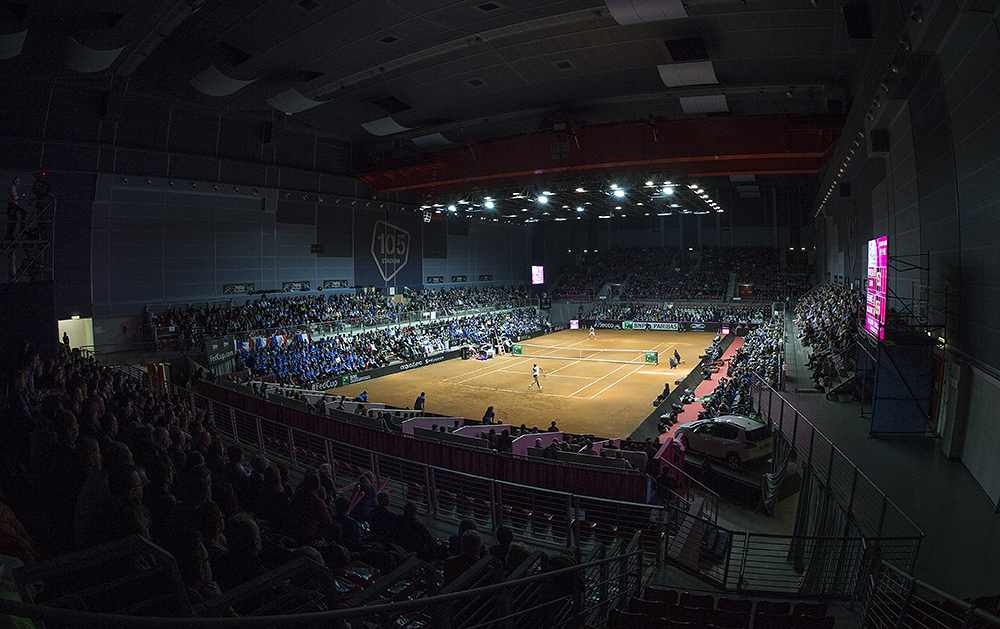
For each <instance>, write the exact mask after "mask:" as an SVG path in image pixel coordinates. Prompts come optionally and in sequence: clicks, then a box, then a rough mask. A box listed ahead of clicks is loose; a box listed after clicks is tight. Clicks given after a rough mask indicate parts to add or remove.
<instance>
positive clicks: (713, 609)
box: [608, 586, 835, 629]
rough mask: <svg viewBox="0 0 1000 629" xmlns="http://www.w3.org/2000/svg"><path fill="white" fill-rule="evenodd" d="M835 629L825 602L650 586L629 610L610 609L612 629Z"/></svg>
mask: <svg viewBox="0 0 1000 629" xmlns="http://www.w3.org/2000/svg"><path fill="white" fill-rule="evenodd" d="M751 618H753V624H752V627H753V629H833V625H834V620H835V619H834V617H833V616H829V615H827V604H826V603H810V602H800V603H796V604H795V606H794V607H792V604H791V603H789V602H788V601H780V602H775V601H765V600H757V601H756V602H755V601H754V600H752V599H730V598H720V599H719V600H718V602H716V600H715V597H714V596H713V595H711V594H694V593H691V592H678V591H677V590H673V589H668V588H660V587H656V586H649V587H647V588H646V590H645V592H644V593H643V596H642V597H641V598H639V597H633V598H632V599H631V600H630V601H629V606H628V611H624V610H617V609H616V610H611V613H610V614H609V617H608V620H609V625H610V627H611V629H709V628H712V629H751V622H750V621H751Z"/></svg>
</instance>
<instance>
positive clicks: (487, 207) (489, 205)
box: [486, 201, 493, 210]
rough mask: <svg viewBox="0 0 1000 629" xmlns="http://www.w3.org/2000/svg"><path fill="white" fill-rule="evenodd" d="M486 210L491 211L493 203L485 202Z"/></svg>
mask: <svg viewBox="0 0 1000 629" xmlns="http://www.w3.org/2000/svg"><path fill="white" fill-rule="evenodd" d="M486 209H488V210H492V209H493V201H487V202H486Z"/></svg>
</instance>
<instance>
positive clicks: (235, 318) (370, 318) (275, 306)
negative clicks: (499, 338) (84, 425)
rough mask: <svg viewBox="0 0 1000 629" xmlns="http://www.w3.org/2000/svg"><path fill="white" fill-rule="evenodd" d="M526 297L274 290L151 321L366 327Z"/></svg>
mask: <svg viewBox="0 0 1000 629" xmlns="http://www.w3.org/2000/svg"><path fill="white" fill-rule="evenodd" d="M527 297H528V289H527V288H526V287H525V286H523V285H512V286H506V285H491V286H482V287H479V286H457V287H453V288H441V289H430V288H425V289H423V290H420V291H415V292H412V293H409V294H407V296H405V297H403V296H393V295H386V294H384V293H382V292H374V293H366V294H353V293H352V294H328V295H299V296H285V295H282V294H281V293H276V294H273V295H271V296H268V295H266V294H264V295H261V296H260V297H259V298H257V299H250V300H248V301H247V302H246V303H245V304H242V305H230V306H222V305H215V306H201V307H199V308H195V307H194V306H190V305H189V306H188V307H187V308H168V309H167V310H166V311H165V312H163V313H162V314H160V315H157V316H156V318H157V319H158V323H157V325H160V326H161V327H165V326H174V327H175V328H177V329H179V330H180V331H181V332H182V333H183V334H184V336H185V338H187V339H194V338H196V335H200V336H207V337H219V336H225V335H226V334H233V333H237V332H250V331H254V330H276V329H286V330H289V329H294V328H300V327H304V326H315V325H320V324H324V325H327V326H330V327H332V328H335V329H342V328H344V327H346V326H349V325H358V324H360V325H364V326H366V327H372V326H378V325H385V324H391V323H396V322H398V321H399V318H400V315H401V314H403V313H407V312H425V311H435V312H437V313H438V315H439V316H441V315H443V316H447V315H452V314H455V313H456V312H460V311H462V310H472V309H478V308H511V307H514V306H516V305H517V304H518V303H519V302H520V300H523V299H525V298H527ZM150 316H151V317H152V316H153V315H152V314H151V313H150ZM150 324H151V325H152V322H150Z"/></svg>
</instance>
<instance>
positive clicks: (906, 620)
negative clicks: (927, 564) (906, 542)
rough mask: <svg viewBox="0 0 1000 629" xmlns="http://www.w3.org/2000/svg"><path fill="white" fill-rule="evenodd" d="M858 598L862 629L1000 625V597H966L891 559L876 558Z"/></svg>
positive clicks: (951, 627) (921, 628)
mask: <svg viewBox="0 0 1000 629" xmlns="http://www.w3.org/2000/svg"><path fill="white" fill-rule="evenodd" d="M859 598H860V600H861V604H862V613H861V623H860V624H861V629H966V628H969V627H982V628H1000V618H998V617H997V615H996V614H997V601H998V597H996V596H994V597H981V598H978V599H975V600H974V601H972V602H969V601H963V600H961V599H958V598H956V597H954V596H951V595H950V594H947V593H946V592H942V591H941V590H939V589H937V588H935V587H933V586H931V585H929V584H927V583H924V582H923V581H921V580H919V579H916V578H914V577H913V576H911V575H909V574H907V573H905V572H903V571H902V570H900V569H899V568H897V567H896V566H894V565H892V564H891V563H889V562H888V561H874V562H873V565H872V569H871V571H870V572H868V573H867V574H866V575H865V578H864V583H863V586H862V589H861V592H860V596H859Z"/></svg>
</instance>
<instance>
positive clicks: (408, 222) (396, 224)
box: [354, 208, 423, 287]
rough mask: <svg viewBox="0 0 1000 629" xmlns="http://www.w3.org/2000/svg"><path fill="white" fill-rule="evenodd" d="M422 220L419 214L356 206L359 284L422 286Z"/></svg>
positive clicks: (356, 259)
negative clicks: (366, 208) (370, 209)
mask: <svg viewBox="0 0 1000 629" xmlns="http://www.w3.org/2000/svg"><path fill="white" fill-rule="evenodd" d="M419 221H420V216H419V215H417V214H412V213H410V214H408V213H398V212H385V211H378V212H376V211H368V210H365V209H360V208H359V209H358V210H356V211H355V224H354V234H355V245H354V251H355V252H356V254H355V256H354V279H355V283H356V284H357V285H359V286H410V287H418V286H421V285H422V284H423V282H422V280H423V277H422V274H423V269H422V267H423V265H422V264H421V262H422V260H421V257H422V245H421V227H422V226H421V224H420V222H419ZM361 252H366V253H361ZM358 254H360V255H358Z"/></svg>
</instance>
